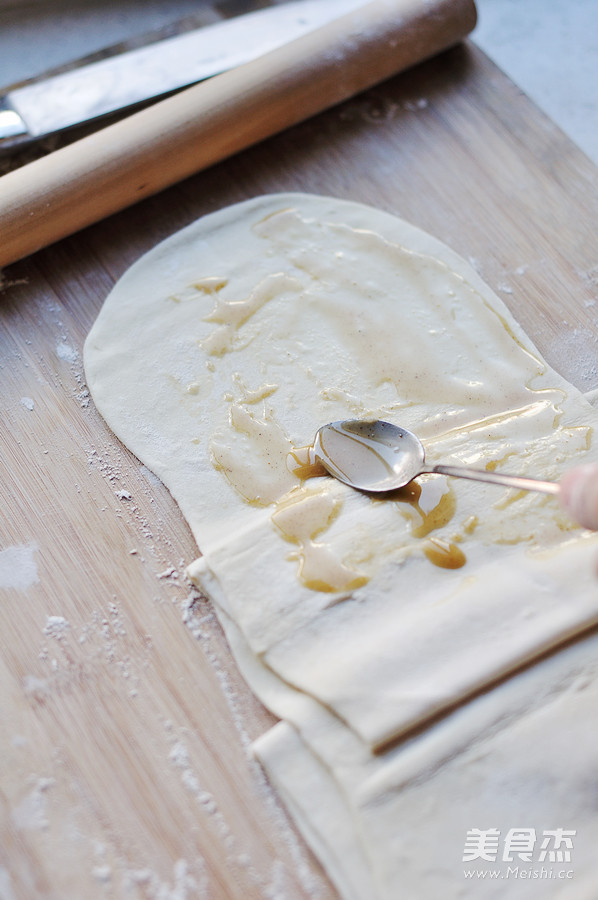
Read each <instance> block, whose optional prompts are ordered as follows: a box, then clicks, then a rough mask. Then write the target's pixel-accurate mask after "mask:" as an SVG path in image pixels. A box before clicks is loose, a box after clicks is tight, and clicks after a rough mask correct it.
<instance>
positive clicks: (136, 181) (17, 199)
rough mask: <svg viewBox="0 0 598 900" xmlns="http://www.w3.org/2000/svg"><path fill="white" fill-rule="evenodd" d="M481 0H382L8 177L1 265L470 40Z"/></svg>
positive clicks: (1, 201) (0, 200)
mask: <svg viewBox="0 0 598 900" xmlns="http://www.w3.org/2000/svg"><path fill="white" fill-rule="evenodd" d="M475 22H476V8H475V3H474V0H373V2H369V3H366V4H364V6H363V7H358V8H357V9H355V10H353V11H352V12H350V13H348V14H346V15H343V16H342V17H341V18H339V19H336V20H335V21H333V22H331V23H329V24H327V25H325V26H323V27H321V28H318V29H317V30H315V31H312V32H310V33H309V34H307V35H304V36H302V37H300V38H298V39H296V40H294V41H292V42H291V43H289V44H287V45H285V46H283V47H281V48H279V49H277V50H273V51H271V52H270V53H267V54H266V55H264V56H262V57H260V58H259V59H257V60H254V61H252V62H250V63H246V64H245V65H243V66H239V67H238V68H236V69H232V70H230V71H228V72H225V73H224V74H222V75H217V76H215V77H213V78H211V79H209V80H207V81H204V82H201V83H200V84H197V85H195V86H194V87H191V88H187V89H186V90H184V91H182V92H180V93H179V94H176V95H175V96H173V97H170V98H168V99H166V100H162V101H161V102H159V103H156V104H154V105H153V106H151V107H149V108H146V109H144V110H142V111H141V112H137V113H135V114H133V115H131V116H128V117H127V118H125V119H122V120H121V121H119V122H117V123H116V124H113V125H110V126H108V127H105V128H102V129H101V130H99V131H97V132H95V133H94V134H91V135H89V136H87V137H85V138H83V139H81V140H79V141H76V142H74V143H72V144H70V145H68V146H66V147H63V148H62V149H60V150H56V151H55V152H53V153H50V154H49V155H47V156H45V157H42V158H41V159H38V160H36V161H35V162H32V163H29V164H28V165H25V166H22V167H21V168H19V169H16V170H15V171H13V172H9V173H8V174H7V175H4V176H3V177H1V178H0V267H2V266H6V265H8V264H9V263H12V262H16V261H17V260H19V259H22V258H24V257H26V256H28V255H29V254H31V253H33V252H35V251H36V250H39V249H40V248H42V247H46V246H48V245H49V244H51V243H53V242H54V241H57V240H59V239H60V238H63V237H66V236H67V235H70V234H74V233H75V232H76V231H78V230H80V229H81V228H84V227H86V226H87V225H91V224H92V223H94V222H98V221H100V219H103V218H104V217H106V216H109V215H111V214H112V213H114V212H117V211H118V210H121V209H124V208H125V207H127V206H130V205H132V204H133V203H135V202H137V201H138V200H141V199H143V198H145V197H148V196H150V195H152V194H155V193H157V192H158V191H161V190H162V189H164V188H166V187H169V186H170V185H172V184H174V183H176V182H178V181H181V180H182V179H184V178H187V177H188V176H189V175H192V174H193V173H195V172H198V171H200V170H202V169H205V168H207V167H209V166H211V165H213V164H214V163H216V162H219V161H221V160H223V159H225V158H226V157H228V156H232V155H233V154H235V153H237V152H239V151H240V150H243V149H245V148H246V147H249V146H251V145H253V144H256V143H258V142H259V141H262V140H264V139H265V138H267V137H270V136H271V135H273V134H276V133H277V132H280V131H283V130H284V129H286V128H289V127H290V126H292V125H295V124H297V123H298V122H301V121H303V120H305V119H307V118H309V117H311V116H314V115H316V114H317V113H319V112H322V111H323V110H325V109H327V108H329V107H331V106H334V105H335V104H337V103H340V102H342V101H343V100H347V99H349V98H350V97H352V96H355V95H356V94H358V93H360V92H361V91H364V90H366V89H367V88H370V87H372V86H373V85H375V84H377V83H379V82H381V81H383V80H385V79H387V78H389V77H391V76H392V75H395V74H397V73H398V72H401V71H403V70H404V69H407V68H408V67H409V66H412V65H414V64H416V63H418V62H421V61H423V60H424V59H427V58H429V57H431V56H434V55H435V54H437V53H439V52H440V51H442V50H445V49H447V48H448V47H450V46H452V45H454V44H456V43H457V42H458V41H460V40H462V39H463V38H464V37H465V36H466V35H467V34H469V32H470V31H471V30H472V29H473V28H474V26H475Z"/></svg>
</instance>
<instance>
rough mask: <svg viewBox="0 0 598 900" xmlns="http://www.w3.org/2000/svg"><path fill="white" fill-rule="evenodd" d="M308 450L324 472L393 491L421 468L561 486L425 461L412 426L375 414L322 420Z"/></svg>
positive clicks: (521, 484)
mask: <svg viewBox="0 0 598 900" xmlns="http://www.w3.org/2000/svg"><path fill="white" fill-rule="evenodd" d="M313 450H314V456H315V458H316V459H317V460H318V461H319V462H320V463H321V464H322V465H323V466H324V468H325V469H326V471H327V472H329V473H330V474H331V475H334V477H335V478H338V479H339V481H343V482H344V483H345V484H348V485H350V486H351V487H354V488H357V489H358V490H360V491H374V492H378V491H392V490H395V489H396V488H400V487H403V486H404V485H406V484H408V483H409V482H410V481H411V480H412V479H413V478H416V477H417V476H418V475H423V474H424V473H435V474H439V475H452V476H454V477H456V478H470V479H472V480H474V481H488V482H490V483H491V484H502V485H504V486H505V487H514V488H520V489H521V490H525V491H541V492H542V493H545V494H558V492H559V490H560V487H559V485H558V484H557V483H556V482H554V481H541V480H540V479H537V478H525V477H522V476H520V475H502V474H500V473H499V472H487V471H486V470H485V469H470V468H468V467H466V466H444V465H433V466H426V465H425V452H424V448H423V445H422V443H421V441H420V440H419V438H418V437H416V435H415V434H413V432H411V431H407V430H406V429H405V428H400V427H399V426H398V425H392V424H391V423H390V422H381V421H379V420H376V421H373V422H366V421H363V420H360V419H348V420H346V421H344V422H331V423H330V424H329V425H324V426H323V427H322V428H320V429H319V430H318V432H317V434H316V437H315V440H314V445H313Z"/></svg>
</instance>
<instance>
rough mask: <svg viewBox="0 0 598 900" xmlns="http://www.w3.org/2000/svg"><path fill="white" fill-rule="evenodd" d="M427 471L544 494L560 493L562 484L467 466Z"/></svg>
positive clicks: (436, 468) (428, 467)
mask: <svg viewBox="0 0 598 900" xmlns="http://www.w3.org/2000/svg"><path fill="white" fill-rule="evenodd" d="M424 471H426V472H431V473H434V474H437V475H451V476H452V477H454V478H469V479H471V480H472V481H487V482H489V483H490V484H502V485H504V486H505V487H514V488H520V489H521V490H523V491H540V492H541V493H543V494H558V493H559V491H560V489H561V488H560V485H559V484H558V483H557V482H556V481H542V480H541V479H540V478H526V477H524V476H523V475H504V474H503V473H501V472H487V471H486V470H485V469H470V468H469V467H466V466H426V468H425V470H424Z"/></svg>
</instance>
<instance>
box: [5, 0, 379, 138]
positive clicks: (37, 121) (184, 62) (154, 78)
mask: <svg viewBox="0 0 598 900" xmlns="http://www.w3.org/2000/svg"><path fill="white" fill-rule="evenodd" d="M364 3H365V0H292V2H289V3H284V4H281V5H275V6H269V7H266V8H264V9H260V10H257V11H256V12H250V13H246V14H245V15H241V16H236V17H235V18H233V19H227V20H225V21H223V22H217V23H215V24H213V25H206V26H205V27H203V28H199V29H195V30H193V31H189V32H186V33H184V34H179V35H177V36H176V37H171V38H166V39H164V40H161V41H156V42H155V43H153V44H149V45H147V46H145V47H139V48H137V49H135V50H129V51H127V52H125V53H120V54H117V55H115V56H111V57H109V58H107V59H102V60H99V61H97V62H93V63H90V64H87V65H82V66H80V67H77V68H73V69H70V70H69V71H67V72H63V73H61V74H59V75H54V76H51V77H48V78H43V77H42V78H40V79H36V80H35V81H33V82H31V83H29V84H25V85H23V86H21V87H17V88H15V89H13V90H10V91H8V93H6V94H4V95H3V96H0V149H5V148H7V149H10V148H12V147H14V146H15V145H21V144H23V143H28V142H30V141H33V140H37V139H38V138H41V137H46V136H48V135H50V134H54V133H55V132H58V131H62V130H64V129H67V128H71V127H72V126H74V125H79V124H81V123H83V122H88V121H90V120H93V119H96V118H99V117H101V116H105V115H107V114H109V113H114V112H116V111H119V110H126V109H127V108H129V107H132V106H135V105H136V104H138V103H141V102H144V101H147V100H151V99H154V98H158V97H160V96H163V95H164V94H168V93H171V92H172V91H175V90H177V89H180V88H183V87H187V86H189V85H191V84H195V83H196V82H198V81H202V80H203V79H206V78H210V77H211V76H213V75H217V74H219V73H221V72H224V71H226V70H228V69H232V68H234V67H236V66H240V65H242V64H243V63H246V62H250V61H251V60H254V59H257V58H258V57H259V56H262V55H264V54H265V53H267V52H269V51H270V50H274V49H276V48H278V47H280V46H282V45H284V44H286V43H289V42H290V41H292V40H294V39H295V38H298V37H301V35H303V34H306V33H308V32H309V31H313V30H314V29H316V28H319V27H320V26H322V25H325V24H327V23H328V22H330V21H332V20H333V19H335V18H337V17H339V16H342V15H343V14H344V13H346V12H350V11H351V10H352V9H355V8H356V7H358V6H361V5H363V4H364Z"/></svg>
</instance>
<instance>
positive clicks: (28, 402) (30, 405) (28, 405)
mask: <svg viewBox="0 0 598 900" xmlns="http://www.w3.org/2000/svg"><path fill="white" fill-rule="evenodd" d="M21 403H22V404H23V406H24V407H25V409H28V410H29V411H30V412H32V411H33V410H34V409H35V401H34V400H32V399H31V397H21Z"/></svg>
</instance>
